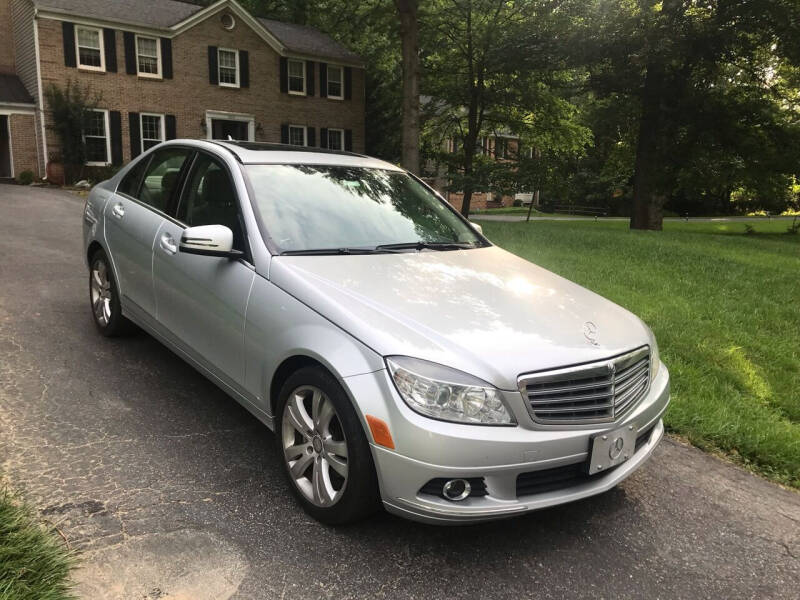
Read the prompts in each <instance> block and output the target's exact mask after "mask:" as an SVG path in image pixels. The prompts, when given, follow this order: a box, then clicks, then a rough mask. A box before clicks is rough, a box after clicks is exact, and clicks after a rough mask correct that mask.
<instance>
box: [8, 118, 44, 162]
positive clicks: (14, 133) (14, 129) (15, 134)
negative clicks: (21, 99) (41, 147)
mask: <svg viewBox="0 0 800 600" xmlns="http://www.w3.org/2000/svg"><path fill="white" fill-rule="evenodd" d="M9 125H10V126H11V152H12V154H13V157H14V176H15V177H19V174H20V173H22V172H23V171H31V172H32V173H33V174H34V176H39V167H38V162H37V160H36V127H35V123H34V118H33V113H31V114H12V115H10V116H9Z"/></svg>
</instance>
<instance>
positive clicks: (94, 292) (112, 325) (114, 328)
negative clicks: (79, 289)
mask: <svg viewBox="0 0 800 600" xmlns="http://www.w3.org/2000/svg"><path fill="white" fill-rule="evenodd" d="M89 307H90V308H91V310H92V321H94V325H95V327H97V330H98V331H99V332H100V333H101V334H103V335H104V336H106V337H116V336H120V335H125V334H128V333H131V332H132V331H133V330H134V329H135V326H134V325H133V323H131V322H130V321H129V320H128V319H126V318H125V317H124V316H123V315H122V305H121V304H120V301H119V292H118V291H117V282H116V280H115V279H114V271H113V270H112V268H111V263H110V262H109V260H108V257H107V256H106V253H105V252H103V251H102V250H98V251H97V252H95V253H94V254H92V258H91V259H90V261H89Z"/></svg>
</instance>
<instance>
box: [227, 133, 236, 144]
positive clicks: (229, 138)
mask: <svg viewBox="0 0 800 600" xmlns="http://www.w3.org/2000/svg"><path fill="white" fill-rule="evenodd" d="M228 141H229V142H235V141H236V140H235V139H233V138H232V137H231V134H230V133H229V134H228Z"/></svg>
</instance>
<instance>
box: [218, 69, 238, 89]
mask: <svg viewBox="0 0 800 600" xmlns="http://www.w3.org/2000/svg"><path fill="white" fill-rule="evenodd" d="M219 82H220V83H231V84H234V85H235V84H236V69H229V68H227V67H225V68H223V67H220V70H219Z"/></svg>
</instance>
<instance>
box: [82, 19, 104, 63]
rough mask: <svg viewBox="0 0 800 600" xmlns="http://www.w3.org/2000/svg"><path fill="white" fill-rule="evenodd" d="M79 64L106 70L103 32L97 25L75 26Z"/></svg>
mask: <svg viewBox="0 0 800 600" xmlns="http://www.w3.org/2000/svg"><path fill="white" fill-rule="evenodd" d="M75 33H76V36H75V38H76V39H77V44H76V52H77V53H78V66H79V67H83V68H85V69H92V70H95V71H104V70H105V60H104V58H103V34H102V31H101V30H100V29H97V28H95V27H80V26H76V27H75Z"/></svg>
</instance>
